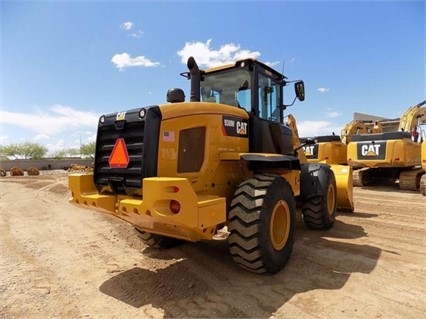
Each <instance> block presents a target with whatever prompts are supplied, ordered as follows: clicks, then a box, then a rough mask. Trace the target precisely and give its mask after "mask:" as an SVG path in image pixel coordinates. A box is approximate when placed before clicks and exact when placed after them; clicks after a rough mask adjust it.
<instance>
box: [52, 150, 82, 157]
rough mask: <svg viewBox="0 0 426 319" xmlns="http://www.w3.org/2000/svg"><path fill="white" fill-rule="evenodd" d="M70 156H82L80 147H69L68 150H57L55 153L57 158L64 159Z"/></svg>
mask: <svg viewBox="0 0 426 319" xmlns="http://www.w3.org/2000/svg"><path fill="white" fill-rule="evenodd" d="M68 156H80V150H79V149H78V148H68V149H66V150H57V151H56V152H55V153H54V154H53V157H54V158H55V159H63V158H65V157H68Z"/></svg>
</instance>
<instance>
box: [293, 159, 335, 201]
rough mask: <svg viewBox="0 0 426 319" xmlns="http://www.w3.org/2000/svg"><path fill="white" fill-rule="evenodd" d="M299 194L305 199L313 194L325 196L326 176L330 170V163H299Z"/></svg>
mask: <svg viewBox="0 0 426 319" xmlns="http://www.w3.org/2000/svg"><path fill="white" fill-rule="evenodd" d="M301 168H302V170H301V174H300V196H301V199H302V201H307V200H309V198H311V197H314V196H325V195H326V191H327V187H325V185H326V182H327V177H328V175H329V174H330V173H329V171H331V168H330V165H327V164H322V163H304V164H302V165H301Z"/></svg>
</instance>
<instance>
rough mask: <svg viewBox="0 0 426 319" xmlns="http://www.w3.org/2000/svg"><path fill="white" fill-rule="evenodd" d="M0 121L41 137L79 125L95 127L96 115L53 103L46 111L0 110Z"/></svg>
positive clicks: (69, 129) (78, 126)
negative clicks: (32, 112) (19, 111)
mask: <svg viewBox="0 0 426 319" xmlns="http://www.w3.org/2000/svg"><path fill="white" fill-rule="evenodd" d="M0 119H1V123H4V124H9V125H14V126H18V127H21V128H25V129H27V130H29V131H31V132H34V133H36V134H38V136H39V137H40V138H41V137H46V136H47V137H48V136H52V135H54V134H57V133H61V132H65V131H73V130H75V129H78V128H81V127H88V128H96V127H97V123H98V115H95V114H94V113H92V112H83V111H78V110H75V109H73V108H71V107H68V106H63V105H59V104H56V105H53V106H52V107H51V108H50V110H49V111H48V112H46V111H41V110H38V111H37V112H36V113H35V114H29V113H25V114H23V113H18V112H8V111H0Z"/></svg>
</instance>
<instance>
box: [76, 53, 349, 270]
mask: <svg viewBox="0 0 426 319" xmlns="http://www.w3.org/2000/svg"><path fill="white" fill-rule="evenodd" d="M187 67H188V72H184V73H182V74H181V75H182V76H184V77H186V78H187V79H189V80H190V81H191V94H190V101H188V102H185V95H184V92H183V90H181V89H170V90H169V91H168V94H167V101H168V102H169V103H165V104H159V105H152V106H146V107H140V108H137V109H133V110H128V111H121V112H116V113H111V114H105V115H102V116H101V117H100V118H99V123H98V131H97V139H96V152H95V161H94V163H95V164H94V171H93V173H87V174H70V175H69V188H70V190H71V198H70V203H72V204H75V205H78V206H81V207H84V208H87V209H92V210H98V211H100V212H102V213H106V214H111V215H113V216H115V217H117V218H120V219H123V220H125V221H127V222H128V223H130V224H131V225H133V226H134V227H135V229H136V231H137V233H138V235H139V236H140V238H141V239H142V240H143V241H144V242H145V243H146V244H147V245H150V246H153V247H167V246H171V245H175V244H176V243H178V242H180V241H182V240H184V241H192V242H196V241H199V240H212V239H214V238H215V235H216V234H218V232H219V231H220V230H222V229H224V228H227V232H228V234H229V236H228V237H227V240H228V243H229V251H230V254H231V255H232V257H233V259H234V261H235V262H236V263H237V264H238V265H240V266H241V267H243V268H245V269H247V270H249V271H251V272H255V273H276V272H278V271H279V270H280V269H282V268H283V267H284V266H285V264H286V263H287V261H288V259H289V258H290V255H291V252H292V249H293V244H294V239H295V235H294V232H295V223H296V217H295V214H296V204H298V207H299V205H300V207H301V212H302V215H303V220H304V222H305V224H306V226H307V227H309V228H312V229H329V228H331V227H332V226H333V224H334V220H335V214H336V209H337V206H338V201H339V195H338V193H339V191H340V189H339V187H338V186H337V184H336V176H337V174H336V175H335V173H334V172H333V169H332V167H331V166H330V165H326V164H322V163H308V162H307V161H305V160H304V159H303V158H299V157H297V148H296V149H295V146H294V144H295V141H298V139H297V136H296V135H294V134H293V133H292V129H293V131H294V129H295V126H294V127H293V128H290V127H289V126H288V125H286V124H285V123H284V110H285V108H286V107H287V106H288V105H284V102H283V91H284V90H283V88H284V86H286V85H288V84H290V83H294V89H295V93H296V97H295V98H294V101H295V100H296V98H298V99H299V100H300V101H303V100H304V98H305V92H304V83H303V81H293V82H290V81H287V80H286V77H284V75H282V74H281V73H279V72H277V71H276V70H274V69H272V68H271V67H269V66H267V65H265V64H263V63H261V62H259V61H256V60H253V59H245V60H240V61H237V62H236V63H233V64H229V65H224V66H220V67H216V68H212V69H208V70H200V69H199V67H198V65H197V63H196V61H195V59H194V58H192V57H191V58H189V59H188V62H187ZM294 101H293V103H294ZM293 103H292V104H293ZM292 104H291V105H292ZM342 174H343V172H342ZM348 176H349V174H346V177H347V179H348ZM337 180H339V177H337ZM344 191H346V192H347V191H348V190H347V189H346V190H344ZM349 196H352V193H350V194H349V195H348V194H346V197H349ZM351 200H352V198H351Z"/></svg>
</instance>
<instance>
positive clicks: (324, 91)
mask: <svg viewBox="0 0 426 319" xmlns="http://www.w3.org/2000/svg"><path fill="white" fill-rule="evenodd" d="M317 90H318V91H320V92H321V93H326V92H328V91H330V89H329V88H318V89H317Z"/></svg>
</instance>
